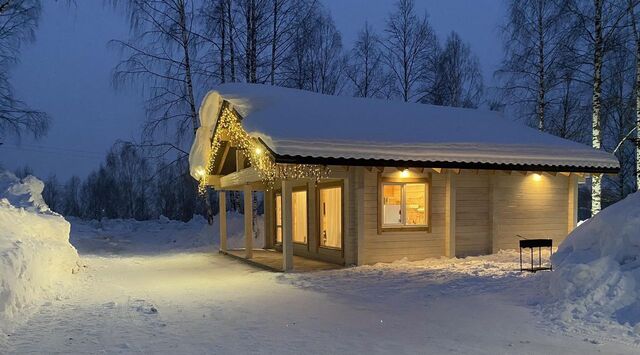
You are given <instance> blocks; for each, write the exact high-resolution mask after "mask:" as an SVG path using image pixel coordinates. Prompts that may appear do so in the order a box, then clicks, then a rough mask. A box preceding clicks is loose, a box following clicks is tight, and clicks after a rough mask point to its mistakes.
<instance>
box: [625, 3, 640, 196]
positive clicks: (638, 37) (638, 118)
mask: <svg viewBox="0 0 640 355" xmlns="http://www.w3.org/2000/svg"><path fill="white" fill-rule="evenodd" d="M638 3H639V2H638V1H637V0H629V9H628V11H629V18H630V20H631V30H632V34H633V42H634V45H635V70H636V73H635V83H634V91H635V125H634V126H633V127H632V129H631V130H630V131H629V133H628V136H631V135H632V134H633V133H632V132H633V131H634V130H635V146H636V148H635V155H636V169H635V175H636V190H639V189H640V28H638V23H637V22H638V19H637V14H636V8H637V7H638ZM625 139H627V137H625Z"/></svg>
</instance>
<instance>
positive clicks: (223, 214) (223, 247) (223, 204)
mask: <svg viewBox="0 0 640 355" xmlns="http://www.w3.org/2000/svg"><path fill="white" fill-rule="evenodd" d="M218 202H219V205H220V209H219V211H218V217H219V218H220V251H222V252H226V251H227V193H226V192H225V191H219V192H218Z"/></svg>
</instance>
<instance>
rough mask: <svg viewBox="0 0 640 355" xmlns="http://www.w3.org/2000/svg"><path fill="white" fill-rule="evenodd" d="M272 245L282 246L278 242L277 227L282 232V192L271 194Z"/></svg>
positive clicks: (276, 191)
mask: <svg viewBox="0 0 640 355" xmlns="http://www.w3.org/2000/svg"><path fill="white" fill-rule="evenodd" d="M278 196H280V224H278ZM273 217H274V218H273V245H274V246H275V245H282V240H280V241H278V227H280V233H282V232H283V230H282V192H281V191H280V190H275V191H274V194H273Z"/></svg>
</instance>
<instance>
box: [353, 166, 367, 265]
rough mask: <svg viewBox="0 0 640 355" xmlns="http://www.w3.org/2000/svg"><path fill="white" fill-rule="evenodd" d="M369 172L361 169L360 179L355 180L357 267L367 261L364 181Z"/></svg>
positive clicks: (359, 172)
mask: <svg viewBox="0 0 640 355" xmlns="http://www.w3.org/2000/svg"><path fill="white" fill-rule="evenodd" d="M366 174H367V172H366V171H364V169H359V171H358V176H357V177H358V178H357V179H356V180H355V182H356V183H355V185H356V194H355V195H356V200H355V201H353V203H355V211H356V235H357V239H356V240H357V243H358V248H357V251H358V254H357V255H356V263H357V265H364V263H365V260H366V255H365V247H364V238H365V228H366V227H365V223H364V221H365V209H364V180H365V178H366Z"/></svg>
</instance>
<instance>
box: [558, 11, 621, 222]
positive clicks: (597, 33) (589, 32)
mask: <svg viewBox="0 0 640 355" xmlns="http://www.w3.org/2000/svg"><path fill="white" fill-rule="evenodd" d="M569 4H570V6H569V11H571V13H572V15H573V16H574V17H575V18H576V20H577V26H578V28H580V29H581V30H582V33H581V39H582V40H581V42H582V43H578V45H577V46H574V47H573V48H574V50H575V51H576V55H577V56H578V57H580V59H582V60H583V61H584V64H585V66H586V67H588V68H591V75H590V78H589V81H590V84H591V87H592V95H591V146H592V147H593V148H594V149H602V81H603V77H602V67H603V64H604V62H605V57H606V54H607V53H609V52H611V50H612V48H613V46H612V43H613V42H614V41H613V40H614V39H615V36H616V35H617V33H618V31H619V29H620V28H621V25H622V20H623V19H624V18H625V17H626V15H627V11H626V10H627V6H626V5H623V6H621V3H619V2H616V1H606V0H593V2H591V3H588V2H576V3H569ZM580 46H581V47H582V48H583V50H584V52H582V53H580V52H579V51H580ZM589 57H590V60H589ZM601 209H602V175H600V174H592V176H591V214H592V215H595V214H597V213H598V212H600V210H601Z"/></svg>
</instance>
